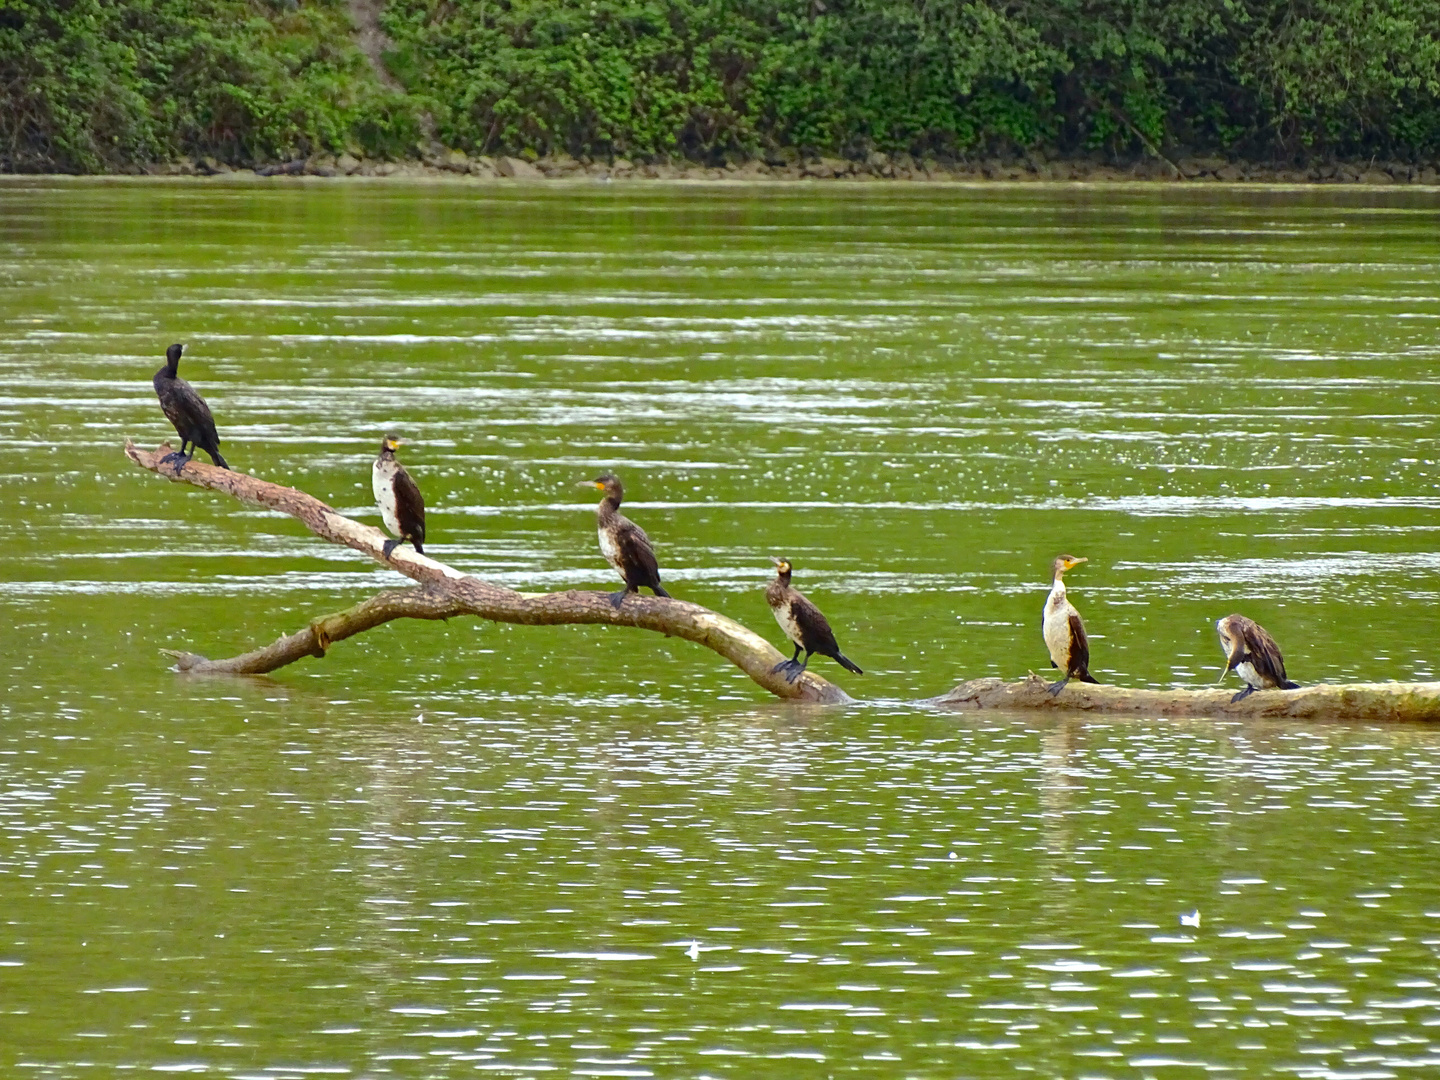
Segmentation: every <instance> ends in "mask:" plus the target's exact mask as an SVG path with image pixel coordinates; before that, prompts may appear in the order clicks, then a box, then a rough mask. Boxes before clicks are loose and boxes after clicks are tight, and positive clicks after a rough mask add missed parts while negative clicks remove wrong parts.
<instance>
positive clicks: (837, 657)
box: [765, 559, 865, 682]
mask: <svg viewBox="0 0 1440 1080" xmlns="http://www.w3.org/2000/svg"><path fill="white" fill-rule="evenodd" d="M774 562H775V580H773V581H772V582H770V584H769V585H767V586H765V602H766V603H767V604H769V605H770V610H771V611H773V612H774V613H775V621H776V622H777V623H779V624H780V629H781V630H784V631H785V636H786V637H787V638H789V639H790V641H791V642H792V643H793V644H794V645H795V655H794V656H792V657H791V658H790V659H789V660H782V661H781V662H780V663H778V664H776V665H775V666H774V667H773V668H771V669H770V670H771V671H772V672H774V671H783V672H785V681H786V682H794V681H795V680H796V679H798V678H799V677H800V675H801V673H802V672H804V670H805V668H806V667H807V666H809V664H810V654H811V653H817V652H818V653H819V654H820V655H821V656H828V657H830V659H831V660H834V661H835V662H836V663H837V664H839V665H840V666H841V667H843V668H844V669H845V670H846V671H853V672H854V673H855V674H856V675H864V674H865V673H864V672H863V671H861V670H860V668H859V666H858V665H856V664H855V662H854V661H852V660H851V659H850V658H849V657H847V656H846V655H845V654H844V653H842V652H841V651H840V646H839V645H838V644H836V642H835V632H834V631H833V630H831V629H830V623H829V622H827V621H826V619H825V616H824V615H822V614H821V613H820V609H819V608H818V607H816V606H815V605H814V604H813V603H811V602H810V600H809V598H808V597H806V596H805V594H804V593H802V592H801V591H800V590H799V589H796V588H793V587H792V586H791V584H790V571H791V569H792V568H791V566H790V561H789V560H788V559H775V560H774ZM801 649H804V650H805V660H804V662H803V663H802V662H801V660H800V650H801Z"/></svg>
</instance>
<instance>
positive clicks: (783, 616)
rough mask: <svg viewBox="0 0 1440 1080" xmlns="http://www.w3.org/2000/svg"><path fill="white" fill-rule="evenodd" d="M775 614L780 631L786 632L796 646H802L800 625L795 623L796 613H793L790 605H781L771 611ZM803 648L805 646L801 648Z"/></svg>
mask: <svg viewBox="0 0 1440 1080" xmlns="http://www.w3.org/2000/svg"><path fill="white" fill-rule="evenodd" d="M770 610H771V611H772V612H773V613H774V614H775V621H776V622H777V623H779V624H780V629H781V630H784V631H785V636H786V637H788V638H789V639H790V640H791V641H793V642H794V643H795V644H796V645H799V644H800V624H799V623H797V622H796V621H795V613H794V612H793V611H791V609H790V605H789V603H784V604H781V605H780V606H779V607H777V608H771V609H770ZM801 647H802V648H803V647H804V646H801Z"/></svg>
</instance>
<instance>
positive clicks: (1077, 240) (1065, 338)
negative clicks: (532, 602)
mask: <svg viewBox="0 0 1440 1080" xmlns="http://www.w3.org/2000/svg"><path fill="white" fill-rule="evenodd" d="M172 341H180V342H184V343H186V345H187V351H186V356H185V359H184V361H183V362H182V365H181V374H182V375H184V376H185V377H186V378H188V379H190V380H192V381H193V382H194V383H195V385H196V386H197V387H198V388H199V389H200V390H201V392H202V393H204V394H205V396H206V397H207V399H208V400H209V402H210V405H211V407H212V408H213V410H214V412H215V415H216V417H217V420H218V422H219V427H220V431H221V435H222V438H223V440H224V444H223V450H224V453H225V455H226V457H227V458H228V459H229V461H230V463H231V464H232V465H233V466H234V467H236V468H237V469H241V470H245V471H247V472H252V473H255V474H257V475H259V476H262V477H265V478H267V479H272V480H276V481H280V482H284V483H287V484H293V485H295V486H298V487H301V488H303V489H305V490H306V491H309V492H311V493H312V494H314V495H316V496H318V497H320V498H322V499H324V500H326V501H328V502H330V503H331V504H332V505H334V506H336V507H337V508H340V509H342V510H343V511H345V512H347V513H351V514H354V515H355V516H357V517H359V518H361V519H363V520H366V521H369V522H372V523H378V515H377V514H376V512H375V508H374V505H373V502H372V499H371V496H370V480H369V471H370V462H371V460H372V459H373V457H374V454H375V451H376V448H377V446H378V443H379V439H380V436H381V435H382V434H384V433H385V432H387V431H394V432H396V433H398V434H400V435H402V436H404V437H405V438H406V439H407V445H406V446H405V447H404V448H403V449H402V451H401V457H402V460H404V461H405V462H406V464H407V466H408V468H409V469H410V471H411V472H412V474H413V475H414V476H415V478H416V480H417V482H418V483H419V485H420V487H421V488H422V490H423V491H424V493H425V497H426V501H427V505H428V508H429V510H428V519H427V526H428V535H427V543H426V549H427V552H430V553H433V554H434V555H435V556H436V557H437V558H440V559H442V560H444V561H446V562H449V563H451V564H453V565H455V566H457V567H460V568H463V569H465V570H467V571H471V572H473V573H475V574H478V575H481V576H484V577H486V578H488V579H490V580H494V581H497V582H501V583H504V584H506V585H509V586H512V587H515V588H519V589H523V590H525V591H545V590H550V589H560V588H606V589H611V588H614V587H615V583H614V582H613V580H612V576H611V574H610V572H609V571H608V569H607V568H606V566H605V564H604V562H603V560H602V559H601V557H600V555H599V551H598V548H597V545H596V542H595V533H594V517H593V507H594V501H595V493H594V492H593V490H588V491H584V490H581V489H579V488H578V487H577V486H576V483H577V481H581V480H585V479H589V478H591V477H593V476H595V475H597V474H598V473H600V472H602V471H605V470H614V471H615V472H617V473H618V474H619V475H620V476H621V478H622V479H623V480H624V481H625V485H626V492H627V501H626V508H627V512H628V513H630V514H631V515H632V516H633V517H634V518H635V519H636V520H637V521H638V522H639V523H641V524H642V525H643V526H644V527H645V528H646V530H647V531H648V532H649V533H650V535H651V537H652V538H653V539H654V540H655V542H656V547H657V550H658V552H659V559H660V564H661V567H662V573H663V575H664V579H665V581H666V582H667V584H668V585H669V586H670V588H671V591H672V592H673V593H674V594H675V595H676V596H678V597H681V598H684V599H689V600H694V601H697V602H699V603H702V604H706V605H708V606H710V607H713V608H715V609H717V610H720V611H723V612H725V613H726V614H728V615H730V616H732V617H734V618H736V619H739V620H740V621H741V622H744V623H746V624H747V625H749V626H751V627H753V628H755V629H756V630H758V631H760V632H762V633H764V634H766V635H767V636H769V637H770V638H771V640H773V641H775V642H776V643H777V644H779V643H780V640H781V639H780V634H779V631H778V629H777V628H776V627H775V625H774V623H773V621H772V620H771V618H770V614H769V611H768V609H767V608H766V606H765V602H764V599H763V594H762V590H763V586H764V583H765V581H766V580H767V579H768V578H769V576H770V570H769V566H770V563H769V556H771V555H784V556H787V557H789V558H790V559H791V560H792V561H793V562H794V564H795V567H796V572H795V584H796V585H797V586H798V587H800V588H801V589H803V590H805V591H806V592H807V593H809V595H810V596H811V597H812V598H814V599H815V600H816V601H817V602H818V603H819V604H820V606H821V608H822V609H823V610H824V611H825V612H826V613H827V614H828V616H829V618H830V621H831V623H832V624H833V625H834V627H835V629H836V633H837V636H838V638H839V640H840V644H841V646H842V647H843V648H844V650H845V652H846V653H847V654H848V655H849V656H850V657H851V658H853V659H854V660H855V661H856V662H857V663H859V664H860V666H861V667H863V668H864V669H865V672H866V673H865V675H863V676H855V675H850V674H849V673H847V672H844V671H841V670H840V669H839V668H838V667H837V666H836V665H834V664H833V663H831V662H830V661H828V660H825V659H822V658H816V659H815V660H814V665H815V667H816V670H817V671H819V672H820V673H822V674H824V675H826V676H827V677H830V678H833V679H834V680H835V681H836V682H838V683H839V684H840V685H842V686H844V687H845V688H846V689H847V690H848V691H849V692H850V693H851V694H853V695H854V696H855V697H856V698H857V699H858V700H857V703H856V704H855V705H853V706H849V707H845V708H830V709H821V708H815V707H800V706H795V705H786V704H783V703H778V702H775V701H773V700H771V699H769V698H768V697H767V695H766V694H765V693H764V692H763V691H761V690H760V689H758V688H757V687H756V686H755V685H754V684H753V683H751V682H750V681H749V680H748V679H747V678H745V677H744V676H743V675H742V674H740V673H739V672H738V671H737V670H735V669H733V668H731V667H729V666H728V665H727V664H725V663H724V662H723V661H722V660H720V659H719V658H717V657H716V656H714V655H713V654H712V653H710V652H708V651H707V650H704V649H701V648H699V647H696V646H694V645H691V644H688V643H685V642H677V641H674V640H667V639H664V638H660V637H657V636H654V635H649V634H645V633H643V632H640V631H629V630H624V629H619V628H600V627H508V626H493V625H489V624H483V623H479V622H476V621H474V620H454V621H452V622H450V623H437V624H429V623H415V624H405V623H398V624H391V625H389V626H386V627H383V628H380V629H378V630H375V631H373V632H371V633H369V634H366V635H364V636H362V637H360V638H356V639H351V640H349V641H346V642H343V643H341V644H339V645H337V646H336V647H334V648H333V649H332V650H331V652H330V654H329V656H328V657H326V658H325V659H324V660H306V661H303V662H301V663H299V664H296V665H294V666H292V667H290V668H286V669H283V670H281V671H279V672H277V673H276V674H275V675H274V676H273V677H272V678H269V679H194V678H184V677H178V676H176V675H175V674H173V673H172V672H170V671H169V670H167V667H166V665H167V663H168V660H167V658H166V657H165V656H164V655H163V654H162V652H161V650H162V649H165V648H177V649H188V650H193V651H197V652H201V653H204V654H206V655H209V656H225V655H231V654H233V653H236V652H240V651H244V650H246V649H248V648H251V647H253V646H255V645H258V644H262V643H265V642H268V641H270V640H273V639H274V638H275V637H276V636H278V635H280V634H282V633H288V632H290V631H293V630H296V629H298V628H300V627H301V626H303V625H305V623H306V622H307V621H308V620H309V619H310V618H311V617H312V616H314V615H319V614H323V613H326V612H330V611H335V610H339V609H341V608H343V607H346V606H349V605H350V604H352V603H354V602H356V601H358V600H360V599H363V598H364V597H366V596H368V595H370V594H371V593H373V592H375V591H377V590H378V589H380V588H384V587H388V586H393V585H398V584H403V579H401V578H399V577H398V576H397V575H395V574H393V573H391V572H388V571H386V570H383V569H381V568H380V567H378V566H376V565H375V564H373V563H372V562H370V561H368V560H366V559H364V558H362V557H361V556H359V555H358V554H357V553H355V552H352V551H349V550H344V549H340V548H336V547H333V546H330V545H327V544H325V543H323V542H321V541H318V540H316V539H314V538H313V537H311V536H310V535H309V534H308V533H306V532H305V531H304V529H303V528H302V527H301V526H299V525H298V524H297V523H296V522H294V521H291V520H289V519H286V518H281V517H277V516H274V515H270V514H266V513H263V512H260V511H255V510H251V509H248V508H246V507H243V506H241V505H239V504H237V503H235V502H234V501H233V500H230V499H227V498H225V497H223V496H219V495H215V494H212V493H208V492H201V491H197V490H194V489H190V488H188V487H184V486H180V485H173V484H169V483H166V482H165V481H164V480H162V479H160V478H158V477H156V476H154V475H152V474H150V473H146V472H143V471H142V470H139V469H137V468H135V467H134V466H133V465H131V464H130V463H129V462H128V461H127V460H126V459H125V457H124V456H123V454H122V452H121V447H122V446H123V443H124V441H125V439H126V438H127V437H130V438H133V439H135V440H136V441H137V442H139V443H141V444H142V445H152V446H153V445H155V444H157V443H159V442H160V441H161V440H162V439H165V438H172V439H173V437H174V436H173V431H171V430H170V428H169V427H168V425H167V423H166V421H165V420H164V417H163V416H162V415H161V413H160V411H159V408H158V406H157V404H156V402H155V399H154V395H153V392H152V390H151V386H150V376H151V374H152V373H153V372H154V371H155V369H156V368H157V367H158V366H159V365H160V363H161V360H162V357H163V353H164V350H165V346H166V345H168V344H169V343H171V342H172ZM0 376H3V385H0V494H3V496H4V500H5V501H4V505H5V513H4V514H3V515H0V545H3V551H4V556H3V563H0V567H3V569H0V614H3V617H4V618H5V621H6V632H5V633H4V634H3V635H0V672H3V679H0V691H3V697H0V1075H4V1076H20V1077H40V1078H50V1077H93V1076H110V1075H121V1074H123V1073H130V1072H135V1073H146V1074H148V1073H152V1072H160V1073H168V1072H175V1073H197V1074H207V1075H212V1076H223V1077H269V1078H272V1080H275V1078H288V1077H297V1078H298V1077H310V1076H317V1075H337V1076H355V1077H383V1076H402V1077H417V1078H429V1077H445V1078H448V1077H459V1076H474V1075H497V1076H523V1077H529V1076H534V1077H548V1076H580V1077H609V1076H627V1077H630V1076H634V1077H651V1076H653V1077H720V1076H730V1077H753V1076H775V1077H816V1078H820V1077H831V1076H837V1075H846V1076H868V1077H877V1078H888V1077H901V1076H905V1077H910V1076H913V1077H988V1076H996V1077H999V1076H1010V1075H1013V1074H1015V1073H1017V1072H1028V1073H1033V1074H1035V1075H1038V1076H1049V1077H1075V1078H1081V1077H1087V1078H1088V1077H1172V1076H1176V1077H1185V1076H1198V1075H1207V1074H1215V1075H1221V1076H1225V1075H1233V1076H1242V1075H1243V1076H1260V1075H1274V1076H1285V1077H1298V1078H1302V1080H1310V1078H1328V1077H1335V1078H1344V1080H1368V1078H1388V1077H1409V1076H1420V1075H1427V1074H1428V1071H1429V1070H1431V1069H1436V1068H1440V985H1437V984H1440V875H1437V873H1436V867H1437V866H1440V808H1437V802H1440V732H1435V731H1432V730H1431V729H1429V728H1424V727H1410V726H1394V727H1377V726H1372V725H1363V724H1343V725H1342V724H1323V723H1316V724H1298V723H1279V722H1253V723H1238V722H1224V723H1220V722H1214V721H1209V720H1200V719H1196V720H1171V721H1158V720H1145V719H1138V720H1105V719H1083V718H1076V719H1056V718H1048V717H1047V718H1035V717H1031V716H1024V715H1003V714H998V715H985V716H973V715H955V714H950V713H945V712H940V711H937V710H935V709H932V708H929V707H927V706H925V705H924V704H923V702H922V699H924V698H926V697H929V696H932V695H935V694H939V693H941V692H943V691H945V690H947V689H949V688H950V687H951V686H952V685H953V684H954V683H955V682H957V681H959V680H961V679H964V678H972V677H977V676H982V675H1003V676H1006V677H1010V678H1016V677H1021V676H1023V675H1024V674H1025V673H1026V671H1027V670H1031V669H1033V670H1036V671H1043V672H1048V671H1049V667H1048V662H1047V657H1046V654H1045V652H1044V648H1043V645H1042V643H1041V641H1040V636H1039V615H1040V608H1041V605H1042V602H1043V599H1044V595H1045V591H1046V589H1047V588H1048V584H1049V582H1048V567H1049V563H1050V561H1051V560H1052V559H1053V558H1054V556H1055V555H1057V554H1059V553H1060V552H1062V551H1066V552H1069V553H1071V554H1075V555H1083V556H1086V557H1088V559H1089V562H1088V563H1087V564H1085V565H1083V566H1081V567H1080V568H1079V569H1077V570H1075V571H1073V572H1072V573H1071V574H1070V575H1069V576H1068V578H1067V582H1068V583H1069V585H1070V591H1071V598H1072V599H1073V601H1074V602H1075V603H1076V605H1077V607H1079V609H1080V610H1081V612H1082V613H1083V614H1084V617H1085V619H1086V622H1087V625H1088V626H1089V628H1090V632H1091V650H1092V668H1093V670H1094V671H1095V672H1096V674H1097V675H1098V676H1099V677H1100V678H1101V679H1102V680H1104V681H1112V682H1117V683H1121V684H1123V685H1131V686H1157V687H1166V686H1202V685H1206V684H1209V683H1211V682H1213V681H1214V679H1215V677H1216V675H1217V674H1218V671H1219V668H1220V664H1221V662H1222V661H1221V655H1220V651H1219V648H1218V645H1217V644H1216V639H1215V633H1214V630H1213V624H1214V621H1215V619H1217V618H1218V617H1220V616H1222V615H1226V614H1229V613H1230V612H1232V611H1242V612H1244V613H1245V614H1247V615H1250V616H1251V617H1252V618H1255V619H1257V620H1258V621H1259V622H1261V623H1262V624H1263V625H1265V626H1266V627H1267V628H1269V629H1270V631H1271V632H1272V633H1273V634H1274V635H1275V637H1276V638H1277V639H1278V641H1279V642H1280V645H1281V647H1282V648H1283V650H1284V653H1285V657H1286V661H1287V664H1288V667H1289V672H1290V675H1291V677H1292V678H1294V679H1297V680H1299V681H1300V682H1302V683H1311V682H1320V681H1347V680H1387V679H1399V680H1412V679H1419V680H1430V679H1435V678H1436V677H1437V675H1436V670H1437V668H1436V665H1437V662H1440V658H1437V644H1436V643H1437V641H1440V618H1437V615H1436V603H1437V600H1440V555H1437V550H1440V548H1437V535H1436V534H1437V529H1440V513H1437V510H1440V442H1437V440H1440V195H1437V193H1436V192H1434V191H1413V190H1406V191H1400V192H1391V191H1382V190H1371V191H1366V190H1355V189H1346V190H1340V189H1324V190H1317V189H1304V190H1286V189H1275V188H1272V189H1264V190H1243V189H1217V188H1205V189H1194V188H1188V187H1187V188H1178V187H1169V186H1160V185H1156V186H1141V187H1134V188H1125V187H1113V186H1112V187H1071V188H1049V189H1047V188H1042V187H1034V186H1026V187H1023V188H1019V189H1006V188H1003V187H989V188H987V187H924V186H918V185H917V186H913V187H912V186H902V185H873V186H865V185H854V186H845V185H832V186H825V185H815V186H812V185H790V186H777V187H762V186H753V187H725V186H718V185H717V186H699V185H694V186H683V185H675V186H664V185H659V184H656V185H634V186H629V185H620V184H615V185H600V184H584V185H576V186H562V185H548V186H537V187H530V188H526V187H516V186H508V185H495V186H485V185H479V184H462V183H454V184H445V183H432V184H423V183H416V184H404V183H399V182H395V181H391V180H387V181H380V182H374V183H365V182H354V181H351V182H324V181H296V182H280V181H276V182H273V183H259V182H251V183H240V182H233V183H225V182H219V181H216V182H203V181H199V182H197V181H186V182H164V181H122V182H79V181H55V180H14V179H9V180H6V181H4V182H3V183H0ZM1230 685H1232V686H1235V687H1236V688H1237V689H1238V684H1237V683H1235V682H1234V676H1231V682H1230ZM1197 923H1198V925H1196V924H1197Z"/></svg>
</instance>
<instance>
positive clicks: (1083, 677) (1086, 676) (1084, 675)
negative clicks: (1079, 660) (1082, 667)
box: [1075, 671, 1100, 686]
mask: <svg viewBox="0 0 1440 1080" xmlns="http://www.w3.org/2000/svg"><path fill="white" fill-rule="evenodd" d="M1075 678H1077V679H1079V680H1080V681H1081V682H1088V683H1095V684H1096V685H1097V686H1098V685H1099V684H1100V680H1099V679H1097V678H1095V676H1093V675H1091V674H1090V673H1089V672H1088V671H1082V672H1080V674H1079V675H1076V676H1075Z"/></svg>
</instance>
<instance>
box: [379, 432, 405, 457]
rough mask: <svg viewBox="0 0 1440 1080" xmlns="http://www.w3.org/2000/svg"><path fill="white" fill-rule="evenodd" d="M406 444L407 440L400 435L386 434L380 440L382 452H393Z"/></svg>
mask: <svg viewBox="0 0 1440 1080" xmlns="http://www.w3.org/2000/svg"><path fill="white" fill-rule="evenodd" d="M404 445H405V440H404V439H402V438H400V436H399V435H386V436H385V437H384V438H383V439H381V440H380V452H381V453H382V454H393V453H395V451H396V450H397V449H399V448H400V447H402V446H404Z"/></svg>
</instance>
